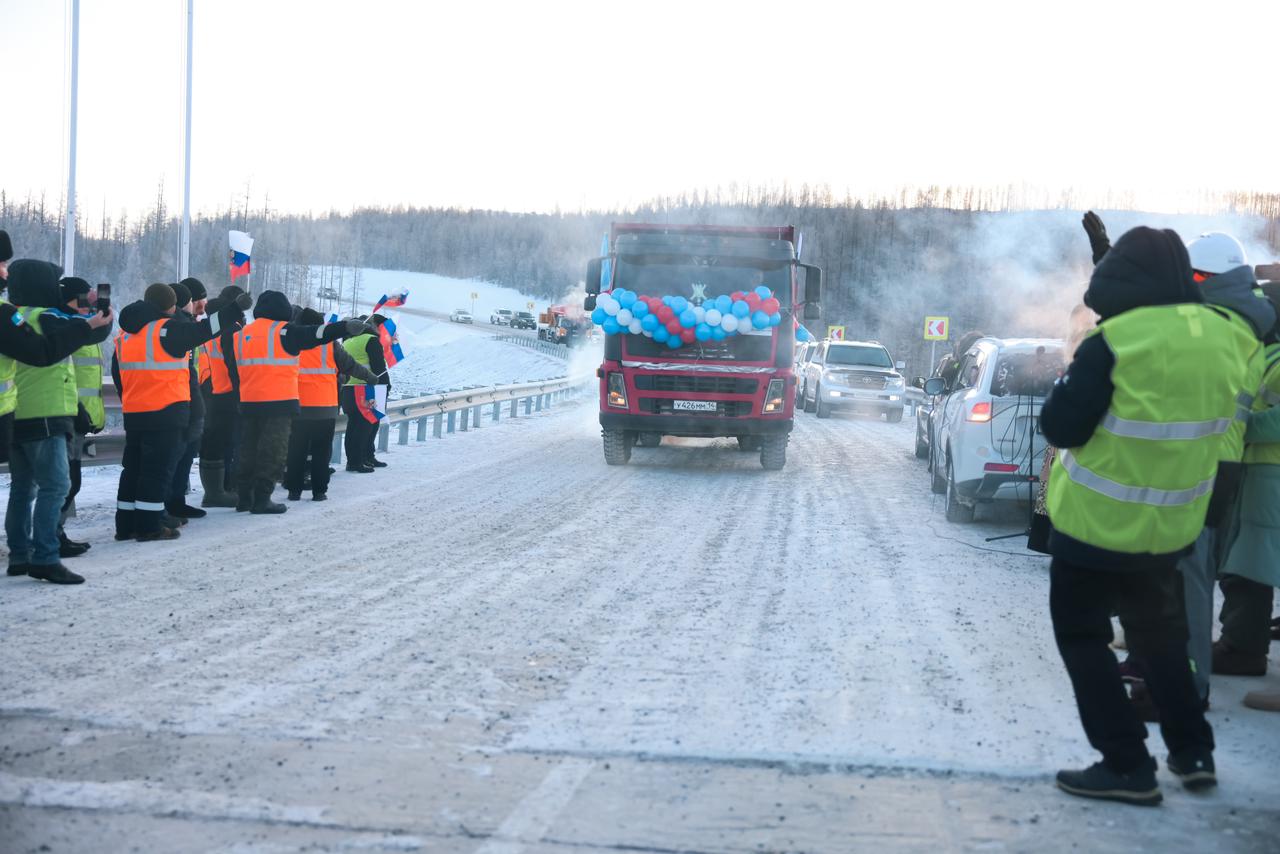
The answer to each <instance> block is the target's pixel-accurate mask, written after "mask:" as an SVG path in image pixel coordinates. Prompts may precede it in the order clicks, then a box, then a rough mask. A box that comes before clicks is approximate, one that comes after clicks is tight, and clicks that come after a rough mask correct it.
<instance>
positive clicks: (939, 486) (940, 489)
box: [929, 460, 947, 495]
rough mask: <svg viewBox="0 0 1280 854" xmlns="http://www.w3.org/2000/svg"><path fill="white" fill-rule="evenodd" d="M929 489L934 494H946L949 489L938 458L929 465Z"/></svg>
mask: <svg viewBox="0 0 1280 854" xmlns="http://www.w3.org/2000/svg"><path fill="white" fill-rule="evenodd" d="M929 489H930V491H932V492H933V494H934V495H944V494H945V493H946V491H947V478H946V477H945V476H944V475H943V474H942V472H941V471H940V470H939V467H938V461H937V460H933V464H932V465H931V466H930V467H929Z"/></svg>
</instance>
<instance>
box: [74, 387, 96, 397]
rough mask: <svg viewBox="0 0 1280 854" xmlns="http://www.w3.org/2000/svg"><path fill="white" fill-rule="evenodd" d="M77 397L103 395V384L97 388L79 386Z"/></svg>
mask: <svg viewBox="0 0 1280 854" xmlns="http://www.w3.org/2000/svg"><path fill="white" fill-rule="evenodd" d="M76 397H102V386H98V387H97V388H78V389H76Z"/></svg>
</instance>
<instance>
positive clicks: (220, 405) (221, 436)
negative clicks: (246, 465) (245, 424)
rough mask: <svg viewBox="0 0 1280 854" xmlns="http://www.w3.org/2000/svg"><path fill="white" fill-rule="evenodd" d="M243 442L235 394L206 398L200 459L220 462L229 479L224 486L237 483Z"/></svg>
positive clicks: (215, 395)
mask: <svg viewBox="0 0 1280 854" xmlns="http://www.w3.org/2000/svg"><path fill="white" fill-rule="evenodd" d="M239 443H240V403H239V401H238V400H237V399H236V395H235V394H211V395H208V396H207V397H205V409H204V429H203V430H202V431H201V433H200V459H201V460H208V461H211V462H212V461H214V460H220V461H222V463H223V466H224V469H225V472H226V476H225V482H224V484H223V486H224V487H226V488H228V489H229V488H231V486H232V485H233V483H234V478H233V476H232V473H233V472H234V471H235V468H234V466H235V461H236V451H237V448H238V447H239Z"/></svg>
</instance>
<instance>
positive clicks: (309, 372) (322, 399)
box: [298, 342, 338, 406]
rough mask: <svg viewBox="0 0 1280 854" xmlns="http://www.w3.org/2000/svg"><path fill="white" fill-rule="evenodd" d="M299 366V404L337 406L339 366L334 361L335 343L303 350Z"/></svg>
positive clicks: (299, 358)
mask: <svg viewBox="0 0 1280 854" xmlns="http://www.w3.org/2000/svg"><path fill="white" fill-rule="evenodd" d="M298 365H299V367H298V403H300V404H302V405H303V406H337V405H338V366H337V364H336V363H335V362H334V359H333V342H330V343H328V344H323V345H321V346H319V347H312V348H311V349H310V350H303V351H302V353H301V355H299V356H298Z"/></svg>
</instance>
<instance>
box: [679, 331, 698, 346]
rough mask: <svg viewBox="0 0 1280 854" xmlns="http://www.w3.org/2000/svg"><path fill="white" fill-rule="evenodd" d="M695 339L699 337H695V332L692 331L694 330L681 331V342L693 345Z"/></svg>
mask: <svg viewBox="0 0 1280 854" xmlns="http://www.w3.org/2000/svg"><path fill="white" fill-rule="evenodd" d="M695 337H697V336H695V335H694V334H693V330H692V329H681V330H680V340H681V341H683V342H684V343H686V344H692V343H693V340H694V338H695Z"/></svg>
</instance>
